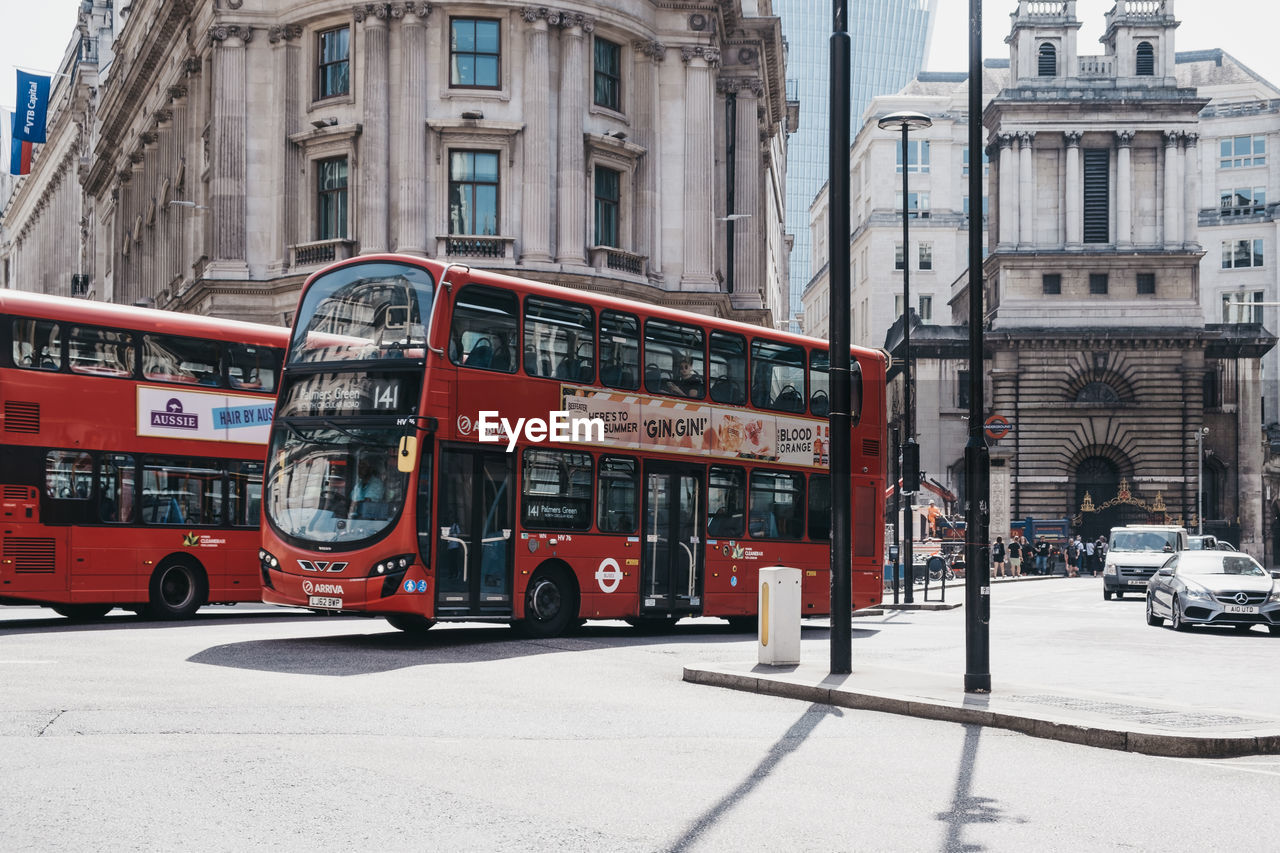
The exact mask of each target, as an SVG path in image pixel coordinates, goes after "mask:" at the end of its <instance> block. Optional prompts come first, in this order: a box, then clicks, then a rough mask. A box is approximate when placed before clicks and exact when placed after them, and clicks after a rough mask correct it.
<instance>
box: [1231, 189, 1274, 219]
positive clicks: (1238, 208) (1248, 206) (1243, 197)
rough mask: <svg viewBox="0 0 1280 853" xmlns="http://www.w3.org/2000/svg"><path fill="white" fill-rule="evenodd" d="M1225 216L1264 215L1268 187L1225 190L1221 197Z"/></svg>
mask: <svg viewBox="0 0 1280 853" xmlns="http://www.w3.org/2000/svg"><path fill="white" fill-rule="evenodd" d="M1220 201H1221V204H1220V208H1219V209H1220V211H1221V213H1222V215H1223V216H1248V215H1250V214H1254V213H1262V212H1264V211H1265V210H1266V208H1267V188H1266V187H1241V188H1239V189H1234V190H1223V191H1222V193H1221V197H1220Z"/></svg>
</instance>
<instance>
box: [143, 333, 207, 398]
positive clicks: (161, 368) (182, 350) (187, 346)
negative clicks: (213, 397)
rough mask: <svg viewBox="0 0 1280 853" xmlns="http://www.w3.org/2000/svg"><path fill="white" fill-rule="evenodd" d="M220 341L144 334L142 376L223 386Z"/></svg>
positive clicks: (190, 383) (191, 383)
mask: <svg viewBox="0 0 1280 853" xmlns="http://www.w3.org/2000/svg"><path fill="white" fill-rule="evenodd" d="M220 350H221V347H220V346H219V344H218V342H217V341H202V340H197V339H196V338H178V337H171V336H169V335H143V336H142V375H143V376H144V377H146V378H147V379H153V380H156V381H159V382H177V383H180V384H183V385H210V386H215V385H221V384H222V357H221V352H220Z"/></svg>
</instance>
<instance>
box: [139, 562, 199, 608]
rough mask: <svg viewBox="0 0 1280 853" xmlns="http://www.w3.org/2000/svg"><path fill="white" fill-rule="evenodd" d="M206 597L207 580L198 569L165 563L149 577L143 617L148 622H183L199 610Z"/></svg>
mask: <svg viewBox="0 0 1280 853" xmlns="http://www.w3.org/2000/svg"><path fill="white" fill-rule="evenodd" d="M208 595H209V585H208V581H206V580H205V577H204V571H203V570H201V569H200V567H199V566H196V565H194V564H193V563H189V562H187V561H186V560H168V561H166V562H163V563H161V564H160V567H159V568H157V569H156V571H155V574H153V575H152V576H151V600H150V602H149V603H148V604H147V615H148V616H150V617H151V618H152V619H186V618H187V617H188V616H191V615H192V614H193V613H195V612H196V611H197V610H199V609H200V605H202V604H204V601H205V598H206V597H207V596H208Z"/></svg>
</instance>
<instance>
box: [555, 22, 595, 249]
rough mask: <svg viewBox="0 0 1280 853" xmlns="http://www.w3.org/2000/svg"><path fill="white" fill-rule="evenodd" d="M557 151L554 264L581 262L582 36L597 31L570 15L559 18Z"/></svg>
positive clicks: (584, 76)
mask: <svg viewBox="0 0 1280 853" xmlns="http://www.w3.org/2000/svg"><path fill="white" fill-rule="evenodd" d="M560 25H561V26H562V27H563V28H564V30H563V35H562V36H561V39H560V56H561V59H560V115H559V121H558V123H557V127H558V135H559V140H558V141H559V149H558V153H557V157H556V168H557V192H556V210H557V213H558V215H557V217H556V260H557V261H559V262H560V263H562V264H572V265H574V266H582V265H584V264H586V244H585V242H584V241H585V239H586V205H587V178H586V154H585V148H584V143H583V140H582V128H583V121H584V119H585V117H586V114H587V89H586V85H587V75H588V72H589V70H590V69H589V67H588V65H587V62H586V47H585V45H584V44H583V41H584V38H585V35H586V34H588V33H591V32H593V31H594V30H595V28H596V22H595V19H594V18H590V17H587V16H586V15H580V14H577V13H576V12H575V13H565V14H564V15H562V16H561V21H560Z"/></svg>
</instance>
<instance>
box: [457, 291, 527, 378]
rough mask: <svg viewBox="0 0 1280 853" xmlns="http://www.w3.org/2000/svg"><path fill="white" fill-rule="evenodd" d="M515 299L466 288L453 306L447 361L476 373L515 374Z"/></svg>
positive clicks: (501, 294)
mask: <svg viewBox="0 0 1280 853" xmlns="http://www.w3.org/2000/svg"><path fill="white" fill-rule="evenodd" d="M518 316H519V308H518V307H517V306H516V296H515V294H514V293H511V292H510V291H506V290H499V289H498V288H496V287H487V286H485V285H483V284H468V285H467V286H466V287H464V288H462V290H460V291H459V292H458V297H457V300H456V301H455V302H454V304H453V325H452V327H451V328H450V330H449V360H450V361H451V362H453V363H454V364H461V365H463V366H465V367H470V368H474V369H477V370H496V371H498V372H499V373H515V372H516V363H515V359H513V358H512V357H511V354H512V353H513V352H515V348H516V318H517V317H518Z"/></svg>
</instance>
